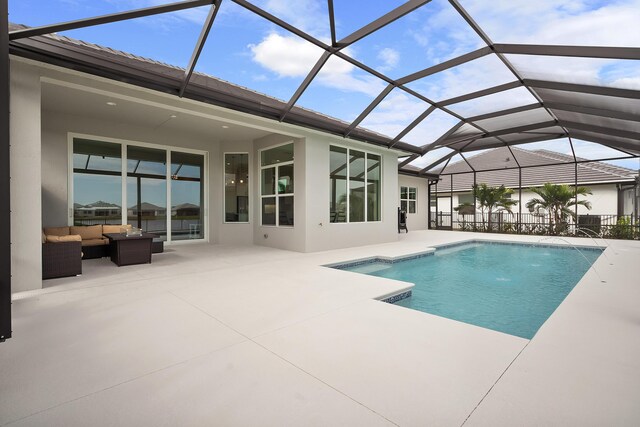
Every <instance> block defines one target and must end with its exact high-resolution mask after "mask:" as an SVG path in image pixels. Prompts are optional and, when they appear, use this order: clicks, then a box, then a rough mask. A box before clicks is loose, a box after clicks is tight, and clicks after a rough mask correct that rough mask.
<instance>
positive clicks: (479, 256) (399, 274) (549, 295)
mask: <svg viewBox="0 0 640 427" xmlns="http://www.w3.org/2000/svg"><path fill="white" fill-rule="evenodd" d="M601 253H602V251H601V250H600V249H596V248H580V250H579V251H578V250H576V249H573V248H559V247H550V246H531V245H516V244H497V243H471V244H464V245H459V246H455V247H451V248H444V249H438V250H436V252H435V254H434V255H429V256H424V257H421V258H414V259H410V260H406V261H397V262H394V263H388V262H387V263H384V262H376V261H373V262H370V263H367V264H362V265H357V266H353V267H346V268H343V269H344V270H348V271H354V272H359V273H365V274H370V275H373V276H379V277H386V278H389V279H396V280H402V281H405V282H411V283H414V284H415V287H414V288H413V292H412V296H411V297H409V298H406V299H403V300H401V301H398V302H396V303H395V304H397V305H402V306H404V307H409V308H412V309H415V310H420V311H423V312H426V313H431V314H435V315H438V316H443V317H447V318H449V319H454V320H459V321H462V322H466V323H471V324H473V325H477V326H482V327H485V328H489V329H493V330H496V331H501V332H505V333H508V334H511V335H516V336H519V337H522V338H527V339H531V338H532V337H533V336H534V335H535V333H536V332H537V331H538V329H539V328H540V326H542V324H543V323H544V322H545V321H546V320H547V318H548V317H549V316H550V315H551V313H553V311H554V310H555V309H556V308H557V307H558V305H560V303H561V302H562V300H564V298H565V297H566V296H567V295H568V294H569V292H570V291H571V289H573V287H574V286H575V285H576V283H578V282H579V281H580V279H581V278H582V276H584V274H585V273H586V272H587V270H588V269H589V267H590V266H591V264H593V262H595V260H596V259H597V258H598V257H599V256H600V254H601Z"/></svg>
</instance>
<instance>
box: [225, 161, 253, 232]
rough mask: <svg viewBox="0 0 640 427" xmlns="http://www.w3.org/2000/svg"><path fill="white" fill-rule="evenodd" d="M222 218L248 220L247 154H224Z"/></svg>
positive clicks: (239, 220) (226, 219)
mask: <svg viewBox="0 0 640 427" xmlns="http://www.w3.org/2000/svg"><path fill="white" fill-rule="evenodd" d="M224 220H225V222H249V155H248V154H247V153H227V154H225V155H224Z"/></svg>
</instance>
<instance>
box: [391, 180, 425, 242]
mask: <svg viewBox="0 0 640 427" xmlns="http://www.w3.org/2000/svg"><path fill="white" fill-rule="evenodd" d="M400 187H415V188H416V189H417V190H418V194H417V197H418V203H417V209H416V213H414V214H410V213H408V212H407V228H408V229H409V231H411V230H426V229H427V226H428V222H429V197H428V196H429V182H428V180H426V179H424V178H417V177H413V176H407V175H399V176H398V206H400V193H399V191H400Z"/></svg>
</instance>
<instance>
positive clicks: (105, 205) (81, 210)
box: [73, 201, 122, 218]
mask: <svg viewBox="0 0 640 427" xmlns="http://www.w3.org/2000/svg"><path fill="white" fill-rule="evenodd" d="M73 211H74V215H75V217H76V218H104V217H114V216H115V217H117V216H119V215H121V212H122V210H121V209H120V206H118V205H115V204H113V203H109V202H103V201H98V202H94V203H91V204H88V205H81V204H79V203H74V205H73Z"/></svg>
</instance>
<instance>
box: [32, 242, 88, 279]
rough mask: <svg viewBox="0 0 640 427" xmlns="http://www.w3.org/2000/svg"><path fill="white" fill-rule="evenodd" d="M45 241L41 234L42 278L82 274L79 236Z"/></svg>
mask: <svg viewBox="0 0 640 427" xmlns="http://www.w3.org/2000/svg"><path fill="white" fill-rule="evenodd" d="M54 240H55V239H51V241H47V238H46V236H45V235H44V233H43V234H42V278H43V279H54V278H56V277H68V276H77V275H79V274H82V241H81V239H80V238H79V236H65V238H63V239H57V240H56V241H54Z"/></svg>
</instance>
